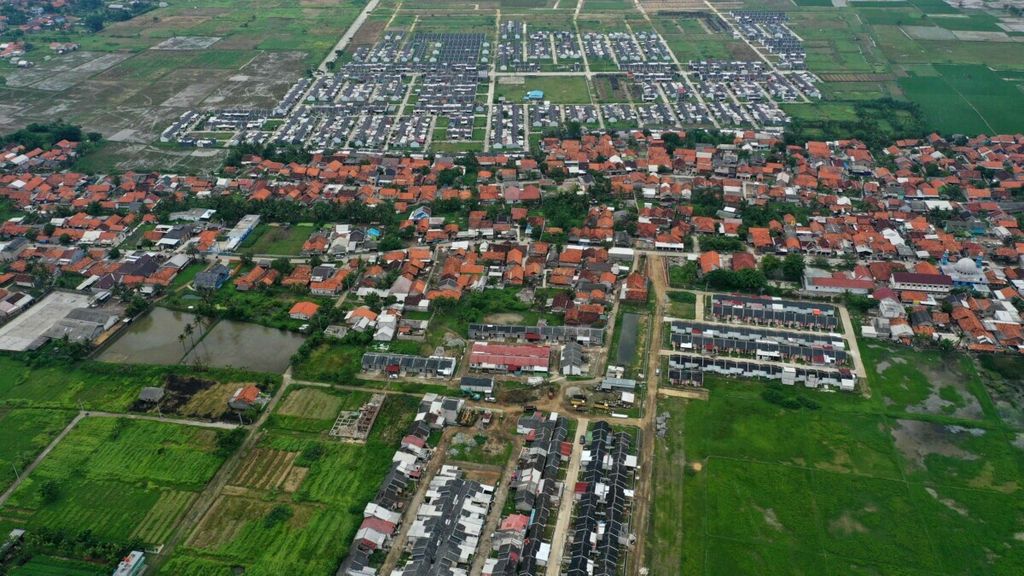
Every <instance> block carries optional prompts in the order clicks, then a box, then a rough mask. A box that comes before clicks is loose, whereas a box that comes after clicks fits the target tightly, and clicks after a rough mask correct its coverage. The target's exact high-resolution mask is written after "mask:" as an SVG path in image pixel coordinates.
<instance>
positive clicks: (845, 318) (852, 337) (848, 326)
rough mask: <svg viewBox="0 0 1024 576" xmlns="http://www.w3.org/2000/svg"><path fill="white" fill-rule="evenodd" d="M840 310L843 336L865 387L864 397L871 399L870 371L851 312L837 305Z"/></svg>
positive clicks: (855, 368)
mask: <svg viewBox="0 0 1024 576" xmlns="http://www.w3.org/2000/svg"><path fill="white" fill-rule="evenodd" d="M836 308H838V309H839V319H840V320H841V321H842V323H843V336H844V337H845V338H846V343H847V344H848V345H849V347H850V355H851V356H853V367H854V370H855V371H856V372H857V377H859V378H860V380H861V383H862V384H863V385H864V396H866V397H868V398H870V397H871V388H868V369H867V367H866V366H865V365H864V358H863V357H862V356H861V355H860V344H859V343H858V342H857V333H856V332H854V330H853V321H852V320H851V319H850V311H849V310H847V309H846V306H843V305H841V304H836Z"/></svg>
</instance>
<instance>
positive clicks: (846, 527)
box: [828, 512, 868, 536]
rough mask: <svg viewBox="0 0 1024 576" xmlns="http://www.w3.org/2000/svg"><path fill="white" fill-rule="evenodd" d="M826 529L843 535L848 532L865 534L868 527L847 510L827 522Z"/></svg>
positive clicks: (847, 534) (848, 533) (846, 534)
mask: <svg viewBox="0 0 1024 576" xmlns="http://www.w3.org/2000/svg"><path fill="white" fill-rule="evenodd" d="M828 529H829V531H831V532H838V533H840V534H843V535H845V536H849V535H850V534H867V532H868V529H867V527H865V526H864V525H863V524H861V523H860V522H859V521H857V519H856V518H854V517H853V516H850V513H849V512H844V513H843V515H842V516H840V517H839V518H837V519H835V520H833V521H831V522H829V524H828Z"/></svg>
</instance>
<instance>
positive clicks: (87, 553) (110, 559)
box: [6, 483, 146, 572]
mask: <svg viewBox="0 0 1024 576" xmlns="http://www.w3.org/2000/svg"><path fill="white" fill-rule="evenodd" d="M44 484H45V483H44ZM145 547H146V543H145V542H143V541H142V539H140V538H131V539H129V540H127V541H125V542H112V541H109V540H103V539H101V538H99V537H97V536H96V535H95V534H93V532H92V530H90V529H88V528H87V529H84V530H79V531H73V530H64V529H55V528H47V527H44V526H40V527H37V528H33V529H32V530H29V531H28V532H26V534H25V543H24V545H23V546H22V547H21V548H20V549H19V550H18V552H16V553H15V556H14V557H13V558H11V559H10V560H9V562H8V564H7V565H6V566H7V567H14V566H20V565H22V564H25V563H26V562H28V561H29V560H31V559H32V556H34V555H36V554H49V555H53V556H58V557H61V558H88V559H90V560H91V561H102V562H104V563H105V565H106V566H105V568H106V570H107V571H108V572H109V571H111V570H113V569H114V567H115V566H116V565H117V563H118V562H119V561H120V560H121V558H124V557H125V555H127V554H128V552H131V551H132V550H143V549H145Z"/></svg>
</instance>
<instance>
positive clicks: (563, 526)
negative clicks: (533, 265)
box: [547, 2, 590, 576]
mask: <svg viewBox="0 0 1024 576" xmlns="http://www.w3.org/2000/svg"><path fill="white" fill-rule="evenodd" d="M581 3H582V2H581ZM589 424H590V420H587V419H586V418H580V419H579V425H577V426H576V435H577V436H579V435H582V434H586V433H587V426H588V425H589ZM569 441H570V442H572V456H570V457H569V469H568V471H566V473H565V484H564V485H563V486H562V502H561V503H560V504H559V505H558V520H557V521H556V522H555V533H554V535H553V536H552V538H551V555H550V556H548V569H547V576H558V575H559V573H560V572H561V571H562V555H563V554H564V552H565V542H566V538H567V537H568V536H569V530H570V524H569V523H570V521H571V520H572V503H573V490H574V487H575V485H576V480H577V479H578V478H579V477H580V462H581V460H582V459H583V447H582V446H580V443H579V442H577V441H576V439H575V438H569Z"/></svg>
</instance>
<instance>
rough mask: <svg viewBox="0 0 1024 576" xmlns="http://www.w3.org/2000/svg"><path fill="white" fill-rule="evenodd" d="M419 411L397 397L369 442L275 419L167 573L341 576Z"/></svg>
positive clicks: (405, 398)
mask: <svg viewBox="0 0 1024 576" xmlns="http://www.w3.org/2000/svg"><path fill="white" fill-rule="evenodd" d="M303 396H306V394H305V393H302V392H301V391H300V396H299V397H298V398H299V400H292V401H291V402H292V403H291V406H290V407H289V406H288V402H287V401H286V402H285V404H284V405H283V406H282V409H286V411H288V412H291V411H292V410H294V409H295V408H296V407H297V406H298V405H300V404H301V403H303V402H305V401H306V400H307V399H308V398H303ZM289 398H291V396H289ZM417 406H418V400H417V399H415V398H412V397H408V396H401V395H393V396H390V397H388V399H387V400H386V401H385V403H384V407H383V408H382V410H381V413H380V415H379V417H378V420H377V424H376V426H375V427H374V430H373V432H372V433H371V435H370V437H369V439H368V441H367V443H366V444H365V445H361V444H346V443H341V442H337V441H327V440H323V439H322V436H321V435H319V434H317V433H314V432H303V431H298V430H296V428H304V427H305V426H301V425H300V426H296V425H294V422H295V421H294V420H290V421H283V423H284V424H285V425H288V426H289V427H288V428H287V429H283V428H279V427H278V424H280V423H282V421H279V420H276V419H275V420H274V421H272V422H271V425H270V427H269V431H268V433H267V434H266V435H265V436H264V438H263V440H262V441H261V442H260V444H259V446H258V447H257V448H256V449H255V450H253V451H251V452H250V453H249V454H248V455H246V459H245V461H244V462H243V465H242V468H241V469H240V471H239V474H237V475H236V476H235V477H234V478H233V479H232V480H231V481H230V482H229V485H228V486H227V487H226V488H225V489H224V491H223V492H222V493H221V495H220V496H219V497H218V500H217V502H216V504H215V505H214V508H213V509H212V510H211V511H210V512H209V513H208V514H207V515H206V517H205V518H203V520H202V521H201V522H200V524H199V526H198V527H197V528H196V529H195V531H194V532H192V534H191V535H189V537H188V540H187V543H186V545H185V546H183V547H181V548H179V549H178V551H177V554H176V555H175V557H174V558H172V559H171V560H170V562H169V563H168V564H167V565H166V566H165V570H166V571H167V572H168V573H172V574H186V575H192V574H195V575H199V574H203V575H206V574H228V573H230V568H231V567H232V566H243V567H245V570H246V573H252V574H329V573H332V572H333V571H334V570H335V569H336V568H337V565H338V562H339V561H340V558H341V557H342V556H343V555H344V554H345V551H346V550H347V549H348V547H349V544H350V543H351V541H352V537H353V536H354V534H355V530H356V528H357V527H358V525H359V522H360V521H361V519H362V510H363V507H364V506H365V505H366V502H368V501H369V500H370V499H371V498H373V496H374V494H375V493H376V491H377V488H378V484H379V483H380V481H381V480H382V479H383V477H384V475H385V474H386V472H387V470H388V463H389V462H390V461H391V456H392V455H393V454H394V451H395V448H396V446H397V443H398V440H399V439H400V438H401V437H402V435H403V434H404V433H405V430H406V428H407V427H408V425H409V423H410V422H411V420H412V417H413V414H414V413H415V411H416V407H417ZM289 418H293V419H300V418H301V417H299V416H290V417H289ZM309 420H310V421H312V422H319V421H320V420H321V419H319V418H311V419H309Z"/></svg>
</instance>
